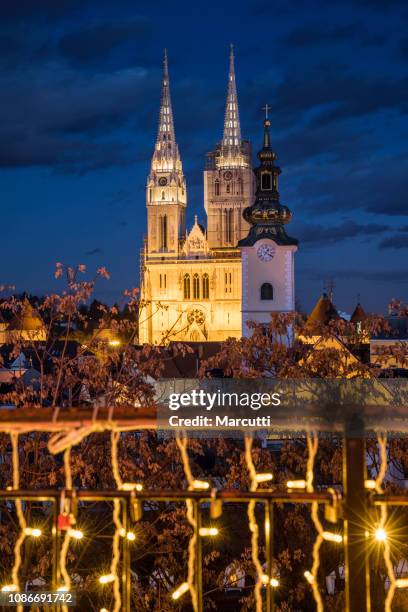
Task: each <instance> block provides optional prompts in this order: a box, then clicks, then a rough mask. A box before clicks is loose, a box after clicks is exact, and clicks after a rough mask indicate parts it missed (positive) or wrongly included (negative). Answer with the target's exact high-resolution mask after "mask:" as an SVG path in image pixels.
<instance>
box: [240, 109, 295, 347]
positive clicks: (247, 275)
mask: <svg viewBox="0 0 408 612" xmlns="http://www.w3.org/2000/svg"><path fill="white" fill-rule="evenodd" d="M270 125H271V124H270V121H269V119H268V107H266V118H265V121H264V139H263V147H262V149H261V150H260V151H259V153H258V159H259V162H260V165H259V166H258V167H257V168H255V170H254V172H255V176H256V194H255V202H254V204H253V205H252V206H249V207H248V208H246V209H245V210H244V218H245V220H246V221H247V222H248V223H249V224H250V226H251V227H250V230H249V232H248V235H247V236H246V237H245V238H243V239H242V240H240V242H239V243H238V246H239V248H240V250H241V253H242V334H243V335H244V336H249V335H250V330H249V329H248V326H247V322H248V321H256V322H258V323H268V322H269V321H270V313H271V312H290V311H293V310H294V308H295V281H294V254H295V253H296V251H297V245H298V241H297V240H296V239H295V238H291V237H290V236H288V234H287V233H286V230H285V224H286V223H288V222H289V221H290V220H291V218H292V213H291V211H290V210H289V208H288V207H287V206H283V205H282V204H281V203H280V197H279V191H278V180H279V175H280V174H281V169H280V168H279V166H276V165H275V160H276V154H275V153H274V152H273V151H272V148H271V144H270V134H269V128H270Z"/></svg>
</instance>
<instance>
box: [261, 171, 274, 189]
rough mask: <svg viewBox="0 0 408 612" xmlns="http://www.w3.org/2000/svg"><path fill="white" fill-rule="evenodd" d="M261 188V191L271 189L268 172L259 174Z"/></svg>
mask: <svg viewBox="0 0 408 612" xmlns="http://www.w3.org/2000/svg"><path fill="white" fill-rule="evenodd" d="M261 188H262V189H272V182H271V174H270V172H263V173H262V174H261Z"/></svg>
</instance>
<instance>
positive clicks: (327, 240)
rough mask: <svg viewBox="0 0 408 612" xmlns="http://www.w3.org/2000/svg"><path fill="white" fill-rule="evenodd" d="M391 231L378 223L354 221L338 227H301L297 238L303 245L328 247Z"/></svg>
mask: <svg viewBox="0 0 408 612" xmlns="http://www.w3.org/2000/svg"><path fill="white" fill-rule="evenodd" d="M388 229H389V227H388V226H387V225H381V224H378V223H367V224H364V225H363V224H361V223H356V222H354V221H352V220H347V221H344V222H343V223H341V224H340V225H336V226H331V227H328V226H323V225H313V224H302V225H299V226H298V228H297V230H296V236H297V237H298V238H299V240H300V242H301V244H307V245H312V246H319V247H322V246H328V245H331V244H336V243H338V242H343V241H344V240H347V239H349V238H358V237H363V236H378V235H380V234H383V233H384V232H386V231H387V230H388Z"/></svg>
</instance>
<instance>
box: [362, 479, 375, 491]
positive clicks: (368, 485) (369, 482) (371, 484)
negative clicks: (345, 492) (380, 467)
mask: <svg viewBox="0 0 408 612" xmlns="http://www.w3.org/2000/svg"><path fill="white" fill-rule="evenodd" d="M364 486H365V488H366V489H375V487H376V486H377V483H376V482H375V480H365V481H364Z"/></svg>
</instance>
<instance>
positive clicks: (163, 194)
mask: <svg viewBox="0 0 408 612" xmlns="http://www.w3.org/2000/svg"><path fill="white" fill-rule="evenodd" d="M164 198H165V193H164V191H162V200H164Z"/></svg>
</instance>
